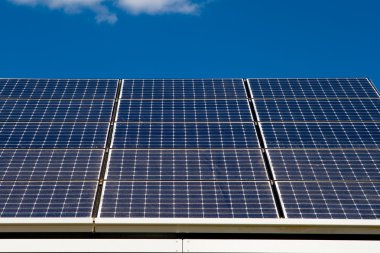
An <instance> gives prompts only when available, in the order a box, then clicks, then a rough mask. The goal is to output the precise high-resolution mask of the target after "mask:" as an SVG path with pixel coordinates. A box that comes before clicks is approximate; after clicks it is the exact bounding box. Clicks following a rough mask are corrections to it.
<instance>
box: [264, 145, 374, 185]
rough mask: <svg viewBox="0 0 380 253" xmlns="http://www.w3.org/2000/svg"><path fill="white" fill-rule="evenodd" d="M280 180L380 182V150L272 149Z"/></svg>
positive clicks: (270, 153)
mask: <svg viewBox="0 0 380 253" xmlns="http://www.w3.org/2000/svg"><path fill="white" fill-rule="evenodd" d="M268 154H269V157H270V160H271V163H272V169H273V171H274V174H275V178H276V179H277V180H290V181H291V180H293V181H299V180H305V181H314V180H317V181H326V180H331V181H338V180H347V181H357V180H359V181H360V180H366V181H373V180H379V181H380V167H379V164H380V150H377V149H375V150H368V149H367V150H362V149H341V150H337V149H333V150H325V149H321V150H307V149H302V150H298V149H278V150H277V149H276V150H268Z"/></svg>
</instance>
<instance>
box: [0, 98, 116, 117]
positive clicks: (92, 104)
mask: <svg viewBox="0 0 380 253" xmlns="http://www.w3.org/2000/svg"><path fill="white" fill-rule="evenodd" d="M112 108H113V100H0V121H1V122H108V121H110V119H111V112H112Z"/></svg>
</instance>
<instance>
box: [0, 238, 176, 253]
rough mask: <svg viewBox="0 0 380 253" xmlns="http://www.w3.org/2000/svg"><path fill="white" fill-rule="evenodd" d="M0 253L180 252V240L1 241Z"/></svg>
mask: <svg viewBox="0 0 380 253" xmlns="http://www.w3.org/2000/svg"><path fill="white" fill-rule="evenodd" d="M0 243H1V247H0V252H182V240H175V239H173V240H165V239H163V240H146V239H122V240H121V239H3V240H0Z"/></svg>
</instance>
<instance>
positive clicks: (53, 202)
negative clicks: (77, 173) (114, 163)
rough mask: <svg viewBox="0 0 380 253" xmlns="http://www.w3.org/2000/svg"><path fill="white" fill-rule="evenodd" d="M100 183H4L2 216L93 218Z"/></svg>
mask: <svg viewBox="0 0 380 253" xmlns="http://www.w3.org/2000/svg"><path fill="white" fill-rule="evenodd" d="M96 185H97V183H96V182H74V181H73V182H0V217H2V218H10V217H89V216H90V214H91V210H92V205H93V202H94V201H93V200H94V197H95V190H96Z"/></svg>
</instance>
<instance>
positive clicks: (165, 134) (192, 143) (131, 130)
mask: <svg viewBox="0 0 380 253" xmlns="http://www.w3.org/2000/svg"><path fill="white" fill-rule="evenodd" d="M112 148H119V149H122V148H129V149H141V148H159V149H161V148H163V149H171V148H176V149H177V148H259V145H258V140H257V136H256V132H255V128H254V126H253V124H252V123H236V124H234V123H231V124H219V123H199V124H192V123H174V124H172V123H166V124H165V123H163V124H155V123H144V124H142V123H141V124H121V123H118V124H117V125H116V130H115V133H114V139H113V144H112Z"/></svg>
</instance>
